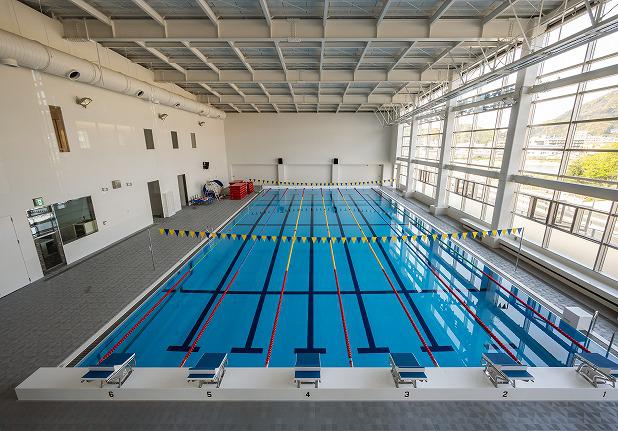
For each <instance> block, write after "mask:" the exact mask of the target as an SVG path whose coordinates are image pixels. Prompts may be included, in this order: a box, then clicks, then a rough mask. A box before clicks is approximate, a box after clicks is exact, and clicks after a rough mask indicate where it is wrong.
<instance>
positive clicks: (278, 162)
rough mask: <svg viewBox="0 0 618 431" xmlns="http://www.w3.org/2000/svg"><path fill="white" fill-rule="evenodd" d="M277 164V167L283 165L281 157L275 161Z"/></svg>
mask: <svg viewBox="0 0 618 431" xmlns="http://www.w3.org/2000/svg"><path fill="white" fill-rule="evenodd" d="M277 164H278V165H282V164H283V157H279V158H278V159H277Z"/></svg>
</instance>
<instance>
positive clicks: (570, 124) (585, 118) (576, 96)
mask: <svg viewBox="0 0 618 431" xmlns="http://www.w3.org/2000/svg"><path fill="white" fill-rule="evenodd" d="M616 6H617V2H611V3H607V4H605V11H604V13H607V12H609V13H615V11H616ZM610 11H612V12H610ZM589 26H590V19H589V17H588V15H587V14H583V15H580V16H579V17H577V18H575V19H573V20H571V21H569V22H567V23H565V24H563V25H560V26H557V27H556V28H553V29H551V30H550V31H549V32H547V33H546V34H545V35H544V37H545V43H546V44H550V43H554V42H556V41H557V40H560V39H562V38H564V37H566V36H569V35H571V34H573V33H575V32H578V31H580V30H582V29H584V28H586V27H589ZM617 62H618V34H616V33H614V34H611V35H608V36H605V37H603V38H601V39H598V40H597V41H595V42H591V43H589V44H587V45H584V46H581V47H579V48H575V49H573V50H570V51H568V52H566V53H564V54H562V55H559V56H556V57H553V58H550V59H548V60H546V61H545V62H544V63H543V64H542V65H541V69H540V73H539V76H538V78H537V80H536V81H537V82H536V83H537V84H545V83H548V85H553V86H554V87H553V88H551V89H549V90H548V91H544V92H538V93H536V94H535V95H534V96H533V97H534V100H533V103H532V108H531V111H530V120H529V125H528V131H527V139H526V147H525V151H524V154H523V157H522V164H521V170H520V173H521V174H522V175H526V176H531V177H538V178H546V179H551V180H557V181H560V182H568V183H579V184H585V185H588V186H592V187H593V188H599V189H603V188H609V189H617V188H618V75H607V74H606V76H603V77H600V78H597V79H591V80H587V81H583V82H579V83H576V84H571V85H564V86H556V85H559V83H560V81H559V80H561V79H563V78H567V77H572V76H576V75H581V74H583V73H587V72H591V71H595V70H600V69H603V68H606V67H608V66H612V65H615V64H616V63H617ZM552 83H553V84H552ZM594 195H595V194H594V193H590V195H580V194H574V193H567V192H564V191H560V190H556V189H551V188H541V187H532V186H528V185H520V186H519V188H518V191H517V194H516V200H515V205H514V208H513V223H514V224H516V225H522V226H525V227H526V239H528V240H529V241H532V242H534V243H536V244H537V245H539V246H541V247H543V248H546V249H548V250H551V251H552V252H555V253H557V254H560V255H562V256H564V257H566V258H568V259H571V260H573V261H575V262H577V263H579V264H581V265H584V266H585V267H587V268H589V269H593V270H596V271H600V272H601V273H603V274H605V275H608V276H610V277H613V278H618V267H617V265H615V262H618V231H617V226H616V224H617V222H616V218H617V215H618V213H617V209H618V205H617V202H616V201H611V200H607V199H599V198H597V197H595V196H594ZM610 262H614V265H611V263H610Z"/></svg>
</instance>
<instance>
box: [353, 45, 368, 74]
mask: <svg viewBox="0 0 618 431" xmlns="http://www.w3.org/2000/svg"><path fill="white" fill-rule="evenodd" d="M369 45H371V42H367V45H365V47H364V48H363V52H362V53H361V55H360V57H359V58H358V63H356V66H355V67H354V72H355V73H356V72H357V71H358V69H359V68H360V65H361V63H362V62H363V58H364V57H365V54H367V49H368V48H369Z"/></svg>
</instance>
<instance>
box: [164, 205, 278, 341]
mask: <svg viewBox="0 0 618 431" xmlns="http://www.w3.org/2000/svg"><path fill="white" fill-rule="evenodd" d="M275 198H277V195H276V194H275V195H274V196H273V197H272V198H271V200H270V201H269V202H268V205H266V206H265V207H264V209H263V210H262V213H261V214H260V216H259V217H258V218H257V219H256V220H255V223H254V224H253V226H252V227H251V229H250V230H249V233H248V234H247V237H246V239H245V240H244V241H243V242H242V244H241V245H240V247H239V248H238V251H237V252H236V255H235V256H234V258H233V259H232V261H231V262H230V264H229V265H228V267H227V270H226V271H225V274H223V276H222V277H221V279H220V280H219V284H218V285H217V289H216V290H215V293H214V294H213V295H212V296H211V297H210V299H209V300H208V302H207V303H206V305H205V306H204V308H203V309H202V312H201V313H200V315H199V317H198V318H197V320H196V321H195V324H194V325H193V328H191V330H190V331H189V333H188V334H187V336H186V338H185V340H184V341H183V343H182V344H181V345H179V346H168V348H167V350H168V351H171V352H188V351H189V348H190V347H191V343H192V341H193V337H195V334H196V333H197V332H198V331H199V330H200V326H202V322H203V321H204V319H205V318H206V316H207V315H208V312H209V311H210V307H212V305H213V304H214V303H215V300H216V299H217V296H218V295H219V293H221V291H222V289H223V287H224V286H225V282H226V281H227V278H228V277H229V275H230V273H231V272H232V270H233V269H234V265H235V264H236V262H237V261H238V258H239V257H240V255H241V253H242V251H243V250H244V248H245V246H246V245H247V244H248V243H249V238H250V235H251V234H252V233H253V231H254V230H255V228H256V227H257V225H258V223H259V222H260V220H261V219H262V217H264V214H266V211H267V210H268V208H270V206H271V204H272V203H273V201H274V200H275ZM193 351H194V352H198V351H199V346H195V348H194V349H193Z"/></svg>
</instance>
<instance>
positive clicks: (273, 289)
mask: <svg viewBox="0 0 618 431" xmlns="http://www.w3.org/2000/svg"><path fill="white" fill-rule="evenodd" d="M303 193H304V198H303ZM322 197H324V201H323V200H322ZM301 200H302V208H300V207H301ZM299 209H300V212H299ZM299 213H300V217H299V219H298V230H297V235H298V236H316V237H322V236H326V235H327V226H326V222H327V221H328V224H329V226H330V233H331V235H332V236H335V237H341V236H346V237H351V236H361V235H362V234H361V231H360V229H359V225H358V224H357V222H358V223H359V224H360V227H361V228H362V230H363V231H364V234H365V235H367V236H374V235H376V236H385V235H386V236H387V235H401V234H408V235H413V234H424V233H428V232H429V233H431V232H436V231H435V230H434V228H433V227H432V226H430V225H427V224H426V223H425V222H424V221H423V220H421V219H419V218H418V217H416V216H415V215H414V214H411V213H410V212H409V211H408V210H407V209H406V210H405V211H404V208H403V207H401V206H400V204H398V203H396V202H393V201H392V200H391V198H390V197H388V196H386V195H384V193H383V192H382V191H381V190H379V189H368V188H359V189H353V188H345V189H324V190H320V189H305V190H304V191H303V190H302V189H288V190H287V191H286V190H284V189H265V190H263V191H262V192H260V194H259V196H257V197H256V198H255V199H254V200H253V201H252V202H251V203H250V204H249V205H248V206H246V207H245V208H244V209H243V210H242V211H241V212H240V213H239V214H238V215H237V216H236V217H235V218H234V219H233V220H232V221H231V222H230V223H228V225H227V226H226V227H225V228H224V229H223V230H222V232H225V233H239V234H242V233H247V234H255V235H276V236H278V237H280V236H292V235H293V232H294V227H295V224H296V220H297V215H298V214H299ZM325 213H326V217H325ZM355 218H356V221H355ZM178 227H179V228H182V227H181V226H178ZM170 240H175V241H178V240H181V239H170ZM182 240H184V241H195V240H194V239H190V238H184V239H182ZM290 247H291V242H282V241H281V240H279V239H278V240H271V241H267V242H262V241H258V242H254V241H251V240H247V241H243V240H235V241H232V240H225V239H216V240H211V241H209V242H208V243H207V244H205V245H204V246H203V247H202V248H201V249H200V250H199V251H198V252H197V253H196V254H195V255H194V256H193V257H192V258H191V259H190V260H189V261H188V262H187V263H186V264H185V265H183V266H182V267H180V268H179V269H178V270H177V271H176V272H175V273H174V274H173V275H172V276H171V277H170V278H169V280H167V281H166V282H165V283H164V284H163V285H162V286H161V287H160V288H159V289H158V290H156V291H155V292H154V293H153V294H152V295H151V296H150V297H149V298H148V299H147V300H146V301H144V302H143V303H142V304H141V305H140V306H139V308H137V309H136V310H135V311H134V312H133V313H132V314H131V315H130V316H129V317H128V318H127V319H126V320H125V321H124V322H122V323H121V324H119V325H118V326H117V327H116V328H115V329H114V330H113V331H112V332H110V333H109V334H108V335H107V336H106V337H105V338H103V340H102V341H101V342H100V343H99V344H98V345H95V346H94V347H93V348H92V349H91V350H90V352H89V353H88V354H87V355H86V356H85V357H84V358H83V359H82V360H81V361H80V362H79V364H78V365H79V366H87V365H92V364H96V363H97V362H98V361H99V360H100V358H101V357H102V356H103V355H105V354H106V353H107V352H109V351H110V349H112V347H113V346H114V345H116V344H117V343H118V341H119V340H122V343H120V345H119V346H118V347H117V348H116V350H115V351H116V352H134V353H136V355H137V363H138V366H153V367H154V366H157V367H160V366H164V367H175V366H179V365H180V363H181V362H182V360H183V358H184V357H185V355H186V354H187V352H188V351H189V348H190V346H191V345H192V344H193V343H194V340H195V339H196V336H199V333H200V331H201V330H202V328H203V327H204V323H205V322H206V320H207V318H208V316H209V315H210V314H211V313H212V311H213V309H214V308H215V306H216V304H217V302H218V301H219V300H220V298H221V297H222V295H223V292H224V291H225V290H226V288H227V287H228V285H229V283H230V280H231V279H232V278H233V277H234V274H235V273H236V272H237V270H238V269H239V268H240V271H238V275H237V276H236V278H235V279H234V282H233V283H232V284H231V285H229V286H230V287H229V289H228V290H227V294H226V295H225V296H224V297H223V300H222V301H221V302H220V306H219V307H218V308H217V309H216V312H215V313H214V314H213V315H212V318H211V320H210V322H209V324H208V325H207V326H206V329H205V330H204V331H203V335H202V336H201V338H199V342H198V343H197V344H196V346H197V347H196V348H195V350H194V351H193V353H192V354H191V355H190V356H189V358H188V360H187V362H186V366H191V365H193V364H195V363H196V362H197V361H198V359H199V358H200V356H201V355H202V353H203V352H205V351H210V352H228V353H229V366H232V367H234V366H235V367H255V366H263V365H264V364H265V360H266V356H267V350H268V346H269V342H270V339H271V335H272V330H273V322H274V320H275V314H276V310H277V304H278V302H279V298H280V292H281V288H282V283H283V278H284V274H285V270H286V263H287V260H288V255H289V251H290ZM372 247H373V250H374V251H375V256H374V254H373V253H372V251H371V249H370V246H369V245H368V244H367V243H362V242H361V243H355V244H352V243H345V244H342V243H335V244H334V245H333V253H334V259H335V263H336V267H337V274H338V278H339V285H340V294H338V293H337V287H336V284H335V277H334V272H333V263H332V260H331V251H330V247H329V245H328V244H327V243H321V242H316V243H315V244H314V243H312V242H311V241H308V242H301V241H297V242H296V243H295V245H294V249H293V253H292V256H291V260H290V266H289V272H288V276H287V282H286V286H285V292H284V295H283V297H282V301H281V309H280V317H279V320H278V325H277V329H276V332H275V336H274V342H273V346H272V358H271V361H270V366H276V367H284V366H287V367H289V366H292V365H293V363H294V355H295V352H299V351H303V352H307V351H310V352H311V351H315V352H320V353H322V365H323V366H329V367H338V366H341V367H344V366H348V365H349V364H348V352H347V349H346V341H345V336H344V330H343V324H342V320H343V319H342V316H341V311H340V305H339V298H341V304H342V306H343V310H344V314H345V321H346V324H347V333H348V338H349V342H350V347H351V354H352V359H353V363H354V366H361V367H371V366H387V365H388V360H387V352H389V351H391V352H412V353H414V354H415V355H416V357H417V358H418V359H419V361H420V362H421V363H422V364H423V365H425V366H433V365H434V364H433V362H432V360H431V358H430V356H429V354H428V352H427V349H425V348H424V346H423V341H422V340H421V337H422V339H423V340H424V341H425V343H426V344H427V345H428V346H429V350H430V351H431V352H432V353H433V356H434V357H435V360H436V361H437V363H438V364H439V365H440V366H448V367H453V366H478V365H479V363H480V359H481V355H482V354H483V353H484V352H492V351H504V350H505V349H508V350H509V351H510V352H511V353H512V354H513V355H515V356H517V358H518V359H519V360H520V361H521V362H523V363H526V364H528V365H530V366H565V365H570V364H571V361H572V359H573V354H574V352H576V351H578V350H579V349H578V347H577V346H576V345H574V344H573V343H572V342H571V341H569V340H568V338H567V337H565V335H564V334H561V333H560V332H559V331H558V330H556V329H555V328H553V327H552V326H551V325H549V324H548V323H547V322H546V321H545V320H544V319H542V318H541V317H539V316H538V315H536V314H535V313H534V312H532V311H531V310H530V309H529V308H526V307H525V306H524V305H522V304H521V303H520V302H519V301H517V299H515V298H514V297H513V296H511V295H509V294H508V293H507V292H505V291H504V290H503V289H501V288H500V287H498V286H497V284H496V283H495V282H494V281H492V280H491V279H490V277H489V276H491V277H493V278H494V279H495V280H496V281H497V282H499V283H500V284H502V285H503V287H504V288H506V290H509V291H511V292H513V293H514V294H515V295H517V296H518V297H519V298H521V299H522V300H523V301H524V302H525V303H526V304H527V305H528V306H530V307H531V308H533V309H535V310H536V311H538V312H539V313H540V314H541V315H542V316H544V317H546V318H547V319H549V320H550V321H551V322H552V323H554V324H555V325H557V326H559V327H560V328H561V329H562V330H563V331H565V332H566V333H568V334H570V335H571V336H572V337H574V338H575V339H576V340H578V341H579V342H581V343H585V340H584V337H583V336H582V335H581V334H579V333H578V332H577V331H575V330H574V329H573V328H571V327H569V326H567V325H566V324H564V322H561V321H560V319H559V318H557V317H556V316H555V315H553V314H551V313H549V312H548V311H547V310H545V309H543V308H542V307H541V306H540V305H539V304H537V303H536V302H535V301H534V300H532V299H531V298H529V297H528V296H527V295H526V294H525V293H524V292H522V291H521V290H520V289H518V288H517V287H515V286H513V285H512V284H511V283H509V282H508V281H506V280H503V279H502V278H501V277H500V276H499V275H498V274H496V273H494V272H493V271H492V270H491V269H490V268H489V267H487V266H486V265H484V264H483V263H482V262H480V261H479V260H478V259H476V258H475V257H473V256H471V255H469V254H468V253H466V252H465V251H464V250H463V249H461V248H459V247H458V246H457V245H456V244H454V243H453V242H451V241H450V240H445V241H442V240H437V241H426V242H423V241H417V242H414V243H409V242H406V243H403V242H385V243H384V242H381V241H378V242H375V243H373V244H372ZM378 260H379V262H378ZM380 265H382V266H383V267H384V272H385V273H386V275H385V274H384V272H383V271H382V269H381V267H380ZM432 268H433V269H434V271H435V272H436V273H437V274H439V276H440V278H441V279H442V280H443V282H441V281H440V280H438V277H437V276H436V274H435V273H434V272H432ZM488 275H489V276H488ZM387 276H388V278H387ZM389 279H390V280H391V282H392V284H393V287H394V289H395V290H396V291H397V293H398V294H399V297H400V298H401V302H400V301H399V300H398V298H397V295H396V294H395V292H394V291H393V288H392V287H391V285H390V284H389V281H388V280H389ZM179 280H181V281H180V282H178V281H179ZM443 283H444V284H443ZM445 284H446V285H447V286H448V288H447V287H446V286H445ZM174 285H176V287H174V288H173V289H172V287H173V286H174ZM449 288H450V290H449ZM168 289H169V290H171V293H168ZM166 294H167V296H165V298H164V299H163V300H161V298H163V297H164V295H166ZM456 296H458V297H459V298H460V300H461V302H464V303H465V304H466V306H467V307H468V308H467V309H466V307H464V306H463V305H462V303H461V302H460V301H459V300H457V299H456ZM157 302H159V305H158V306H157V307H155V308H154V309H153V311H152V312H151V313H150V314H149V315H148V317H147V318H146V319H143V316H144V314H145V313H146V312H147V310H149V309H151V308H152V307H153V305H154V304H156V303H157ZM404 307H405V310H407V312H408V313H409V315H410V317H411V318H412V320H413V321H414V323H415V325H416V326H417V328H418V332H419V333H420V337H419V334H417V332H416V331H415V330H414V327H413V325H412V323H411V322H410V320H409V318H408V315H407V314H406V311H405V310H404ZM472 313H475V314H476V315H477V316H478V319H475V318H474V317H473V315H472ZM140 320H142V321H141V323H140V324H139V325H138V326H137V327H136V328H135V329H134V331H133V332H131V333H130V335H128V336H126V335H125V334H126V333H127V331H129V329H131V328H132V327H134V326H135V324H136V323H137V322H139V321H140ZM479 321H480V322H482V323H480V322H479ZM488 331H489V332H491V333H492V334H493V337H495V338H493V337H492V336H490V335H489V333H488ZM589 348H590V350H591V351H597V352H602V350H601V348H600V347H599V346H597V345H595V344H594V343H590V346H589Z"/></svg>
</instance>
